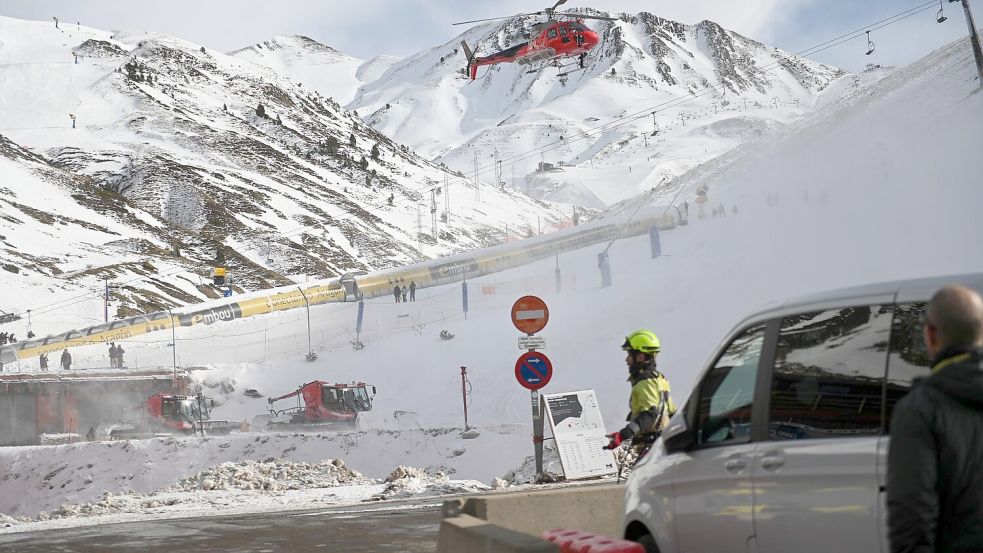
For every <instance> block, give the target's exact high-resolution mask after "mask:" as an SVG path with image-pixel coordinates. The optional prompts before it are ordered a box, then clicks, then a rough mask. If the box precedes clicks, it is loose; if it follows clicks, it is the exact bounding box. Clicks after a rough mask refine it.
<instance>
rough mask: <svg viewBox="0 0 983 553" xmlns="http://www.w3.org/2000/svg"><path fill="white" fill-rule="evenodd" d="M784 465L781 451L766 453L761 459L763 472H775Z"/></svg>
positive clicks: (783, 456)
mask: <svg viewBox="0 0 983 553" xmlns="http://www.w3.org/2000/svg"><path fill="white" fill-rule="evenodd" d="M784 465H785V455H783V454H782V452H781V451H772V452H769V453H766V454H765V456H764V457H762V458H761V468H763V469H765V470H776V469H779V468H781V467H782V466H784Z"/></svg>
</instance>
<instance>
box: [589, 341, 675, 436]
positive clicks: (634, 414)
mask: <svg viewBox="0 0 983 553" xmlns="http://www.w3.org/2000/svg"><path fill="white" fill-rule="evenodd" d="M621 349H623V350H625V351H626V352H628V356H627V357H626V358H625V363H626V364H627V365H628V381H629V382H631V398H630V400H629V405H630V406H631V413H629V414H628V424H627V425H625V427H624V428H622V429H621V430H620V431H618V432H615V433H613V434H609V435H608V438H610V439H611V441H610V442H609V443H608V445H607V446H605V449H614V448H616V447H618V446H620V445H621V443H622V442H624V441H628V440H631V445H632V447H634V448H635V449H636V452H637V453H639V454H642V453H644V452H645V451H646V450H648V448H649V447H651V446H652V443H653V442H655V440H656V439H658V437H659V435H660V434H661V433H662V429H663V428H665V426H666V423H667V422H668V421H669V417H671V416H672V415H673V414H675V413H676V405H675V404H674V403H673V402H672V397H671V396H670V395H669V381H668V380H666V377H665V376H663V375H662V373H660V372H659V371H658V370H657V369H656V368H655V356H656V355H657V354H658V353H659V350H660V349H661V344H660V342H659V337H658V336H656V335H655V333H654V332H652V331H650V330H637V331H635V332H632V333H631V334H629V335H628V337H627V338H625V343H624V344H623V345H622V346H621Z"/></svg>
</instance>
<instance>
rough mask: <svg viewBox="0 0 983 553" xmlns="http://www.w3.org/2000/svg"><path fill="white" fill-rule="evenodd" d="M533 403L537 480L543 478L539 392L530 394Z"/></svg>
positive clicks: (533, 437)
mask: <svg viewBox="0 0 983 553" xmlns="http://www.w3.org/2000/svg"><path fill="white" fill-rule="evenodd" d="M529 399H530V401H531V402H532V441H533V444H535V448H536V480H537V481H539V480H540V479H541V477H542V476H543V411H542V409H540V408H539V407H540V406H539V390H532V391H530V392H529Z"/></svg>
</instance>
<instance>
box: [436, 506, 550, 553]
mask: <svg viewBox="0 0 983 553" xmlns="http://www.w3.org/2000/svg"><path fill="white" fill-rule="evenodd" d="M490 551H494V552H495V553H558V552H559V551H560V547H559V546H558V545H556V544H555V543H551V542H548V541H546V540H544V539H541V538H538V537H536V536H530V535H528V534H523V533H521V532H516V531H514V530H509V529H508V528H502V527H501V526H496V525H494V524H489V523H488V522H486V521H484V520H481V519H479V518H475V517H473V516H471V515H457V516H453V517H449V518H445V519H444V520H443V521H441V523H440V537H438V538H437V553H486V552H490Z"/></svg>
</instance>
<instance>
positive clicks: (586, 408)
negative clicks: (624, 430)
mask: <svg viewBox="0 0 983 553" xmlns="http://www.w3.org/2000/svg"><path fill="white" fill-rule="evenodd" d="M542 398H543V399H542V402H543V410H544V411H546V418H547V420H548V421H549V423H550V428H551V429H552V430H553V438H554V439H555V440H556V449H557V451H558V452H559V454H560V464H561V465H562V466H563V474H564V475H565V476H566V478H567V480H576V479H578V478H592V477H595V476H604V475H607V474H615V473H616V472H617V468H616V465H615V462H614V453H613V452H611V450H608V449H604V446H606V445H607V444H608V439H607V438H606V437H605V436H604V421H603V420H601V410H600V408H598V406H597V395H596V394H595V393H594V390H579V391H576V392H560V393H557V394H543V395H542Z"/></svg>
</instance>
